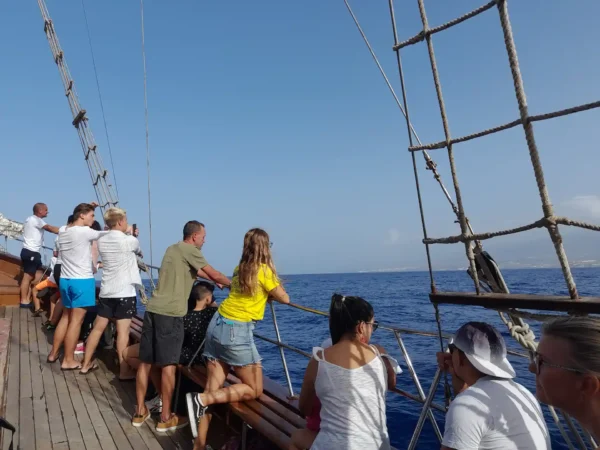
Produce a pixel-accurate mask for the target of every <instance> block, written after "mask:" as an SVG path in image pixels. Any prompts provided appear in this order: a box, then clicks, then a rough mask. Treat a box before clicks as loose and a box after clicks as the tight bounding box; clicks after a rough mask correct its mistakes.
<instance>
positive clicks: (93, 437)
mask: <svg viewBox="0 0 600 450" xmlns="http://www.w3.org/2000/svg"><path fill="white" fill-rule="evenodd" d="M0 317H6V318H10V319H11V320H12V330H11V336H10V352H9V362H8V380H7V382H8V389H7V393H6V399H7V401H6V408H5V416H6V419H7V420H8V421H9V422H10V423H12V424H13V425H14V426H15V427H16V428H17V433H15V442H14V444H15V447H14V448H19V449H21V450H32V449H39V450H52V449H53V450H65V449H71V450H83V449H87V450H96V449H101V450H117V449H118V450H126V449H131V450H138V449H152V450H161V449H191V448H192V435H191V433H190V431H189V427H186V428H184V429H182V430H179V431H177V432H170V433H166V434H159V433H156V431H155V430H154V425H155V422H154V421H153V420H149V421H147V423H146V424H145V425H144V426H143V427H141V428H135V427H133V426H132V425H131V413H132V411H133V409H134V405H135V383H133V382H126V383H121V382H119V380H118V379H117V377H116V376H115V374H114V373H113V372H112V371H110V370H108V368H107V366H106V364H104V362H102V361H99V363H100V369H99V370H97V371H95V372H93V373H90V374H88V375H87V376H83V375H79V373H78V372H63V371H61V370H60V363H54V364H48V363H47V362H46V357H47V356H48V352H49V350H50V347H51V343H50V342H49V339H50V338H51V337H50V335H47V334H46V332H45V331H44V330H43V329H42V326H41V325H42V318H33V317H32V316H31V313H30V312H29V311H28V310H25V309H20V308H18V307H14V306H8V307H0ZM9 443H10V432H6V431H5V433H4V436H3V442H2V446H1V448H3V449H8V445H9ZM17 445H18V447H17Z"/></svg>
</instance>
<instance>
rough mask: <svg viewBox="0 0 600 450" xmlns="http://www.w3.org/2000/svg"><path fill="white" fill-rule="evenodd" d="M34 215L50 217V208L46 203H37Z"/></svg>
mask: <svg viewBox="0 0 600 450" xmlns="http://www.w3.org/2000/svg"><path fill="white" fill-rule="evenodd" d="M33 214H34V215H36V216H38V217H41V218H44V217H46V216H47V215H48V206H46V204H45V203H36V204H35V205H33Z"/></svg>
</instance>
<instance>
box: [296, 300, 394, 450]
mask: <svg viewBox="0 0 600 450" xmlns="http://www.w3.org/2000/svg"><path fill="white" fill-rule="evenodd" d="M377 326H378V323H377V322H375V320H374V312H373V307H372V306H371V304H370V303H369V302H367V301H366V300H363V299H362V298H360V297H344V296H342V295H339V294H334V295H333V297H332V299H331V307H330V309H329V330H330V332H331V340H332V342H333V345H332V346H331V347H329V348H328V349H325V350H324V349H322V348H320V347H316V348H314V349H313V358H312V359H311V360H310V362H309V363H308V367H307V368H306V373H305V374H304V382H303V383H302V391H301V392H300V401H299V407H300V410H301V411H302V412H303V413H304V414H305V415H307V416H308V415H310V414H311V412H312V408H313V404H314V401H315V399H316V398H318V399H319V401H320V402H321V413H320V417H321V424H320V431H319V433H318V434H317V437H316V439H315V440H314V442H313V443H312V446H311V447H310V448H311V449H313V450H330V449H334V448H335V449H337V448H343V449H348V450H364V449H371V448H376V449H380V450H387V449H390V448H391V447H390V439H389V436H388V431H387V426H386V410H385V393H386V390H387V389H393V388H394V387H395V386H396V372H395V368H394V366H395V364H394V362H395V361H394V360H393V358H390V357H389V356H388V355H386V353H385V350H384V349H383V348H382V347H380V346H374V345H369V340H370V339H371V335H372V334H373V332H374V331H375V330H376V329H377ZM292 448H293V447H292ZM304 448H307V447H304Z"/></svg>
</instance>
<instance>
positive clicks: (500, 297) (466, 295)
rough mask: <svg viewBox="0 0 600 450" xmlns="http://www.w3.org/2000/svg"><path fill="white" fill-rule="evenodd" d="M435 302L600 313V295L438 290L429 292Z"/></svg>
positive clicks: (491, 307) (500, 307)
mask: <svg viewBox="0 0 600 450" xmlns="http://www.w3.org/2000/svg"><path fill="white" fill-rule="evenodd" d="M429 300H430V301H431V303H435V304H449V305H471V306H483V307H484V308H490V309H501V310H506V309H511V308H520V309H537V310H544V311H562V312H569V313H579V314H600V297H581V298H579V299H577V300H573V299H571V298H570V297H567V296H554V295H529V294H496V293H490V294H479V295H477V294H475V293H471V292H436V293H435V294H433V293H432V294H429Z"/></svg>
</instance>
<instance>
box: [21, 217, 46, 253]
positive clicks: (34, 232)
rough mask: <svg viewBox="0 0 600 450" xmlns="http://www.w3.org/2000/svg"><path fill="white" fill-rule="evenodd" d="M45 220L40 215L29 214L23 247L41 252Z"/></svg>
mask: <svg viewBox="0 0 600 450" xmlns="http://www.w3.org/2000/svg"><path fill="white" fill-rule="evenodd" d="M45 226H46V222H44V221H43V220H42V219H41V218H39V217H38V216H29V217H28V218H27V220H25V224H24V226H23V248H26V249H27V250H30V251H32V252H37V253H39V252H40V250H41V249H42V244H43V243H44V227H45Z"/></svg>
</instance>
